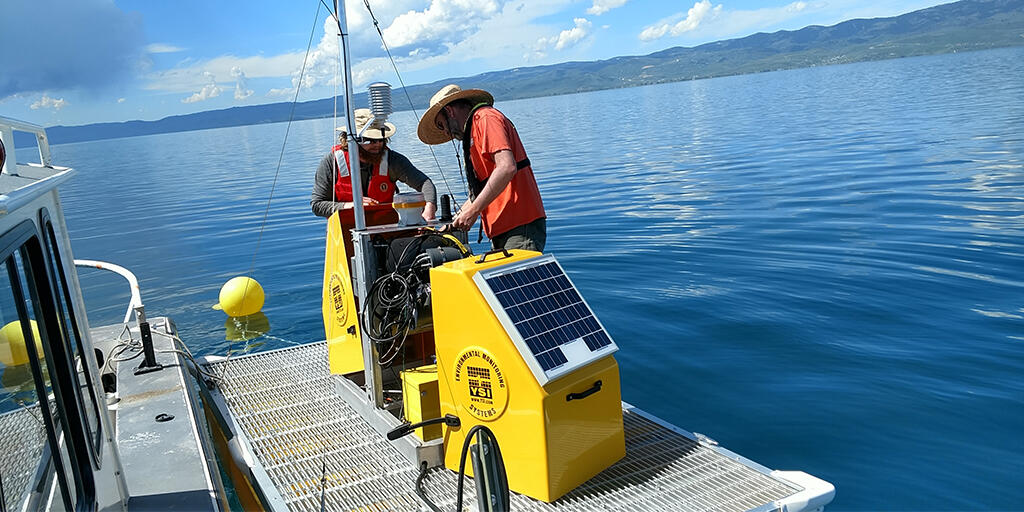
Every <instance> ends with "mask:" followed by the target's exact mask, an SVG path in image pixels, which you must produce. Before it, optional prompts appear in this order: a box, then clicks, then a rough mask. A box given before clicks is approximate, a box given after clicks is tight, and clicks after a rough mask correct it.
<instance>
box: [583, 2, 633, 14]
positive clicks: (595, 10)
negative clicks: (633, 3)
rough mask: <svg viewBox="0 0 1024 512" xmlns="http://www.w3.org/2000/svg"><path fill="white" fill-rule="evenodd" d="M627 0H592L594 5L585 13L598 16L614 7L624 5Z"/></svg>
mask: <svg viewBox="0 0 1024 512" xmlns="http://www.w3.org/2000/svg"><path fill="white" fill-rule="evenodd" d="M628 1H629V0H594V5H592V6H591V7H590V8H589V9H587V14H593V15H594V16H600V15H602V14H604V13H606V12H608V11H610V10H612V9H614V8H616V7H622V6H623V5H626V2H628Z"/></svg>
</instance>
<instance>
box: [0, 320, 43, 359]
mask: <svg viewBox="0 0 1024 512" xmlns="http://www.w3.org/2000/svg"><path fill="white" fill-rule="evenodd" d="M29 325H30V326H31V327H32V337H34V338H35V341H36V354H37V355H38V357H39V358H40V359H42V357H43V342H42V339H41V338H40V337H39V325H37V324H36V321H35V320H29ZM27 362H28V348H27V347H25V334H24V333H23V332H22V330H21V321H19V320H15V321H13V322H10V323H8V324H7V325H5V326H3V327H2V328H0V363H3V364H4V366H18V365H22V364H25V363H27Z"/></svg>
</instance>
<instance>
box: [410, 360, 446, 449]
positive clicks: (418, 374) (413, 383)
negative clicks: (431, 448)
mask: <svg viewBox="0 0 1024 512" xmlns="http://www.w3.org/2000/svg"><path fill="white" fill-rule="evenodd" d="M401 378H402V408H403V409H402V410H403V412H404V413H405V419H406V421H408V422H409V423H419V422H421V421H424V420H432V419H434V418H440V417H441V403H440V398H439V397H438V390H437V365H436V364H431V365H426V366H420V367H418V368H412V369H410V370H405V371H403V372H401ZM414 433H415V434H416V436H417V437H419V438H420V439H421V440H423V441H430V440H433V439H437V438H439V437H441V425H428V426H426V427H422V428H418V429H416V430H415V431H414Z"/></svg>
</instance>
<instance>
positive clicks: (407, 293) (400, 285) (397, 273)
mask: <svg viewBox="0 0 1024 512" xmlns="http://www.w3.org/2000/svg"><path fill="white" fill-rule="evenodd" d="M427 240H435V241H437V242H439V244H440V245H447V246H450V247H456V248H457V249H459V251H460V252H462V253H463V254H464V255H465V253H466V251H465V250H464V249H465V248H464V247H460V246H458V244H457V243H455V242H452V241H451V240H449V239H448V238H447V237H446V236H444V235H441V234H438V233H433V232H428V233H423V234H420V235H416V236H415V237H413V240H412V241H411V242H409V243H408V244H407V245H406V246H405V248H404V249H402V252H401V254H400V255H399V257H398V259H396V260H394V261H395V270H394V271H393V272H391V273H388V274H384V275H383V276H381V277H380V278H378V279H377V280H376V281H374V283H373V286H371V287H370V293H369V294H368V295H367V298H366V299H367V300H366V307H365V308H363V312H362V323H363V330H364V331H365V332H366V334H367V336H369V337H370V339H371V340H373V342H374V343H375V344H376V345H377V353H378V354H379V356H378V362H379V363H380V365H381V366H388V365H390V364H391V363H392V362H393V361H394V360H395V357H397V356H398V354H399V353H400V352H401V351H402V347H403V345H404V343H405V338H406V336H408V335H409V331H411V330H413V329H414V328H415V327H416V322H417V320H418V319H419V314H418V310H419V307H421V306H425V305H426V304H427V302H428V301H429V300H430V267H431V266H432V264H431V261H430V256H429V255H427V253H425V252H423V244H424V243H425V242H426V241H427ZM389 250H390V249H389ZM407 255H409V256H411V255H416V256H415V257H412V258H411V261H406V256H407Z"/></svg>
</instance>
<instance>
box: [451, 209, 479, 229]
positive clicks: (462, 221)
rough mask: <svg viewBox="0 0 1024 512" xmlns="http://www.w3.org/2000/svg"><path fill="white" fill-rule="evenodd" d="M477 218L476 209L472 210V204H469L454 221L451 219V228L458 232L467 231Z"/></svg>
mask: <svg viewBox="0 0 1024 512" xmlns="http://www.w3.org/2000/svg"><path fill="white" fill-rule="evenodd" d="M479 216H480V212H478V211H476V208H473V205H472V204H469V205H467V206H466V207H465V208H463V209H462V211H461V212H459V214H458V215H456V216H455V218H454V219H452V227H453V228H455V229H458V230H459V231H469V229H470V228H472V227H473V224H474V223H476V218H477V217H479Z"/></svg>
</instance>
